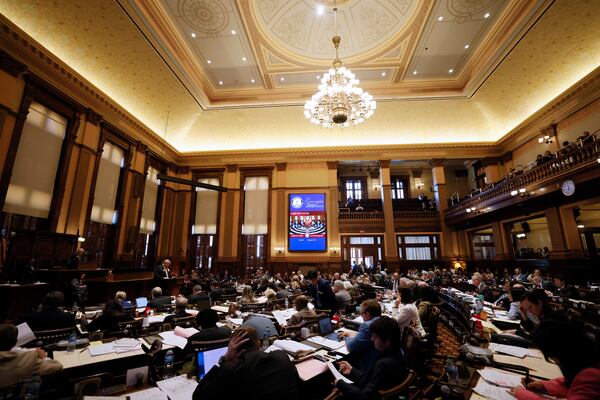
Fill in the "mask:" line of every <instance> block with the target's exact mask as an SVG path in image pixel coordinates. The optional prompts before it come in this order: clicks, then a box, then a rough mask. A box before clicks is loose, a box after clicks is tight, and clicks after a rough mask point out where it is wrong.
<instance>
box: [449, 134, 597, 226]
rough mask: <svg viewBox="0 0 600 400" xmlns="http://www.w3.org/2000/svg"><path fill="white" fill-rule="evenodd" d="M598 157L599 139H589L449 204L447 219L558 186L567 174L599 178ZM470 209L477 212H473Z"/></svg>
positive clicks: (580, 179)
mask: <svg viewBox="0 0 600 400" xmlns="http://www.w3.org/2000/svg"><path fill="white" fill-rule="evenodd" d="M599 160H600V141H592V142H591V143H588V144H586V145H584V146H581V147H577V148H576V149H574V150H572V151H571V152H569V153H567V154H564V155H561V156H560V157H558V158H554V159H552V160H550V161H547V162H546V163H544V164H542V165H539V166H537V167H534V168H532V169H530V170H528V171H523V172H520V173H516V174H514V175H512V176H506V177H505V178H504V179H503V180H501V181H499V182H496V183H495V184H492V185H490V186H489V187H487V188H485V189H484V190H482V191H481V193H478V194H476V195H473V196H472V197H469V198H465V199H463V200H461V201H460V202H459V203H458V204H455V205H453V206H451V207H449V208H448V210H447V211H446V223H449V224H453V223H456V222H460V220H464V219H466V218H469V217H470V216H471V215H474V214H479V213H482V212H486V211H489V210H498V209H500V208H503V207H506V206H508V205H512V204H516V203H517V202H521V201H525V200H526V199H527V198H528V197H529V196H530V195H535V196H536V197H538V196H541V195H545V194H549V193H550V192H554V191H557V190H559V186H560V183H561V182H563V181H564V180H565V179H567V178H568V179H572V180H573V181H575V182H576V183H577V184H579V183H583V182H586V181H589V180H591V179H595V178H598V177H600V161H599ZM523 189H524V190H523ZM521 194H524V196H521ZM467 210H469V211H467ZM472 210H476V212H475V213H473V212H472Z"/></svg>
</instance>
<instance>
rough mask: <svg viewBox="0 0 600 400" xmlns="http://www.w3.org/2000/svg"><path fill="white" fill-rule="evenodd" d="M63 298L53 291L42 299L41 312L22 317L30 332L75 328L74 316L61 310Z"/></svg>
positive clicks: (59, 293) (60, 294)
mask: <svg viewBox="0 0 600 400" xmlns="http://www.w3.org/2000/svg"><path fill="white" fill-rule="evenodd" d="M64 299H65V296H64V295H63V294H62V293H61V292H59V291H57V290H55V291H52V292H50V293H48V294H47V295H46V297H44V298H43V299H42V309H41V311H35V312H32V313H30V314H27V315H25V316H24V317H23V322H27V324H28V325H29V327H30V328H31V330H32V331H47V330H52V329H62V328H71V327H74V326H75V315H74V314H73V313H70V312H64V311H63V310H62V308H61V306H62V304H63V301H64Z"/></svg>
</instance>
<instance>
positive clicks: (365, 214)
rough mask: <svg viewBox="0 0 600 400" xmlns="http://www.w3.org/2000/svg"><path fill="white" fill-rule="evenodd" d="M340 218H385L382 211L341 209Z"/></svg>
mask: <svg viewBox="0 0 600 400" xmlns="http://www.w3.org/2000/svg"><path fill="white" fill-rule="evenodd" d="M340 219H346V220H377V219H381V220H382V219H383V213H382V212H381V211H350V212H345V211H340Z"/></svg>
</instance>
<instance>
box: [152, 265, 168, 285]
mask: <svg viewBox="0 0 600 400" xmlns="http://www.w3.org/2000/svg"><path fill="white" fill-rule="evenodd" d="M165 278H170V276H169V273H168V272H167V270H166V269H165V268H164V267H163V265H162V264H160V265H157V266H156V267H155V268H154V280H155V281H157V280H161V279H165Z"/></svg>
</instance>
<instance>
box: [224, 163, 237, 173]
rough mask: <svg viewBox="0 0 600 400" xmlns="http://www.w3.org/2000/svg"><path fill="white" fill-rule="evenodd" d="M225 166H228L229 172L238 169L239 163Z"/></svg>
mask: <svg viewBox="0 0 600 400" xmlns="http://www.w3.org/2000/svg"><path fill="white" fill-rule="evenodd" d="M225 167H226V168H227V172H235V171H237V164H227V165H226V166H225Z"/></svg>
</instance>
